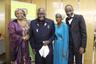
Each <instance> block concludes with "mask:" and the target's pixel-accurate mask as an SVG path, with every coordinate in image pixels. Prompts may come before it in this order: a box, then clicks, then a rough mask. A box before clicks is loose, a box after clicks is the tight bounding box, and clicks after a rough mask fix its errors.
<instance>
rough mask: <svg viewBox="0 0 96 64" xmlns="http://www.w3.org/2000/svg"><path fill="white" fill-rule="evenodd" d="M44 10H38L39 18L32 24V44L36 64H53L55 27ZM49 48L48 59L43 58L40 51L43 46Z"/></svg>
mask: <svg viewBox="0 0 96 64" xmlns="http://www.w3.org/2000/svg"><path fill="white" fill-rule="evenodd" d="M45 15H46V13H45V10H44V9H43V8H39V9H38V10H37V18H36V19H35V20H32V21H31V24H30V31H29V32H30V44H31V47H32V49H33V52H35V64H53V46H52V41H53V40H54V35H55V26H54V22H53V20H50V19H48V18H46V16H45ZM46 45H47V46H48V47H49V54H48V55H47V57H46V58H45V57H42V56H41V55H40V53H39V50H40V49H41V48H42V46H46Z"/></svg>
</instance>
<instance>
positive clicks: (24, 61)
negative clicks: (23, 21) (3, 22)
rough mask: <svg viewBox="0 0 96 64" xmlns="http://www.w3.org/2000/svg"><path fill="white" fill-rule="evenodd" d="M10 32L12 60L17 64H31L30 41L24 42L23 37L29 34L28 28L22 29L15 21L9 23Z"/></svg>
mask: <svg viewBox="0 0 96 64" xmlns="http://www.w3.org/2000/svg"><path fill="white" fill-rule="evenodd" d="M8 30H9V41H10V48H11V60H12V61H15V62H16V64H31V59H30V57H29V47H28V41H24V40H22V36H24V35H26V34H28V28H27V26H26V27H23V28H22V27H21V26H20V24H19V23H18V22H17V20H13V21H11V22H10V23H9V25H8Z"/></svg>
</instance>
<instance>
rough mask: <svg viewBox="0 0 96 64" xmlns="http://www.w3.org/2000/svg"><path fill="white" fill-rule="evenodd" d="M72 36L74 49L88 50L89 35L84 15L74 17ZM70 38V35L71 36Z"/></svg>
mask: <svg viewBox="0 0 96 64" xmlns="http://www.w3.org/2000/svg"><path fill="white" fill-rule="evenodd" d="M67 22H68V18H66V23H67ZM70 31H71V35H72V41H73V45H74V48H75V49H76V50H79V48H80V47H83V48H84V49H85V48H86V41H87V33H86V24H85V20H84V18H83V16H82V15H76V14H75V15H74V17H73V20H72V23H71V28H70ZM69 37H70V35H69Z"/></svg>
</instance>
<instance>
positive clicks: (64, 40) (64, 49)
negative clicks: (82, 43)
mask: <svg viewBox="0 0 96 64" xmlns="http://www.w3.org/2000/svg"><path fill="white" fill-rule="evenodd" d="M55 30H56V31H55V35H56V38H55V41H54V64H68V27H67V25H66V24H65V23H63V22H62V23H61V24H60V26H58V25H56V26H55Z"/></svg>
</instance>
